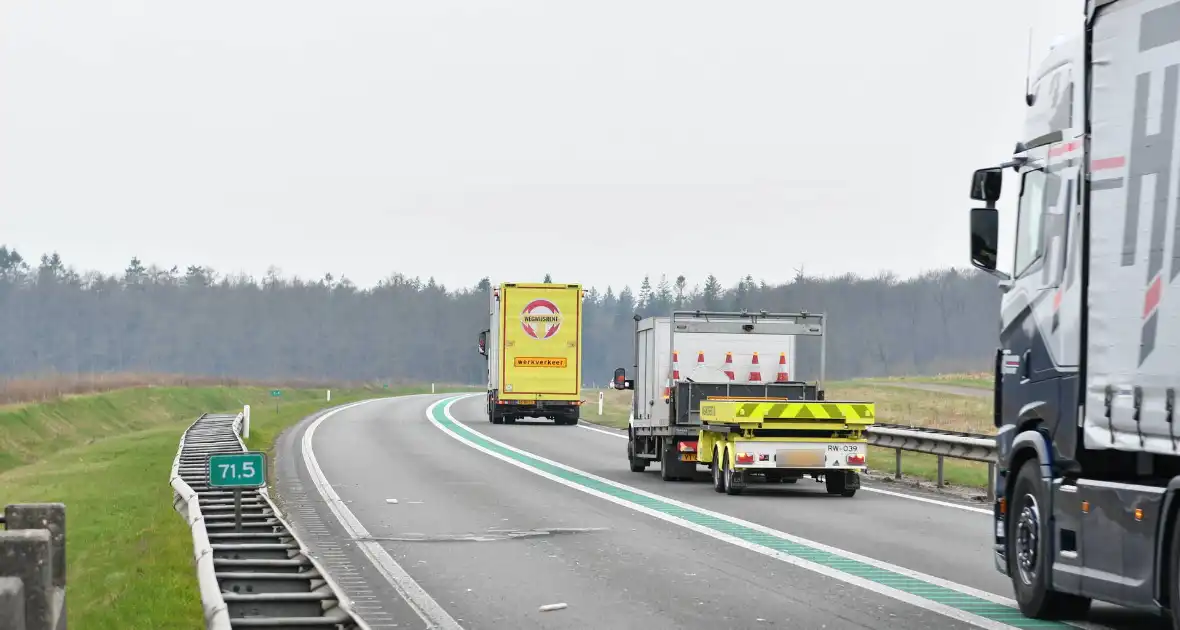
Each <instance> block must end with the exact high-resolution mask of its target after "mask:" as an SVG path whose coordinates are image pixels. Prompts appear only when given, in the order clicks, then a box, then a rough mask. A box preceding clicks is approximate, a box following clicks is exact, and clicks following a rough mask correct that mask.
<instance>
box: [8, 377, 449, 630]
mask: <svg viewBox="0 0 1180 630" xmlns="http://www.w3.org/2000/svg"><path fill="white" fill-rule="evenodd" d="M422 391H426V392H428V391H429V386H428V387H426V388H424V389H415V388H406V387H402V388H390V389H380V388H374V389H351V390H333V391H332V402H331V403H328V402H326V401H325V400H324V390H323V389H315V390H288V389H284V390H283V395H282V397H281V399H280V402H279V407H278V411H277V412H276V411H275V404H274V399H272V398H271V396H270V390H269V389H267V388H264V387H199V388H141V389H132V390H124V391H117V392H111V393H107V394H101V395H94V396H79V397H73V398H67V399H64V400H60V401H57V402H53V403H47V404H43V405H28V406H19V407H9V408H0V505H5V504H8V503H24V502H41V501H61V502H64V503H65V504H66V513H67V516H66V520H67V526H66V536H67V538H66V540H67V571H68V582H67V583H68V585H69V599H70V606H69V616H70V619H69V625H70V627H79V628H95V629H99V630H105V629H108V628H109V629H112V630H113V629H116V628H200V627H203V625H202V623H201V606H200V600H199V597H198V593H197V589H196V582H195V573H194V570H193V561H192V538H191V536H190V533H189V529H188V527H187V526H186V525H185V523H184V520H183V519H182V518H181V517H180V516H178V515H177V514H176V513H175V512H174V511H173V510H172V490H171V488H170V487H169V486H168V474H169V471H170V469H171V467H172V460H173V458H174V457H175V456H176V449H177V446H178V445H179V439H180V434H181V432H182V431H183V430H184V429H185V428H187V427H188V425H189V424H191V423H192V422H193V420H195V419H196V417H197V416H198V415H200V413H202V412H234V411H238V410H240V409H241V406H242V405H243V404H249V405H250V406H251V412H252V413H251V416H252V417H251V420H252V421H251V425H252V426H251V439H250V445H251V448H259V449H265V450H269V449H270V447H271V445H272V444H273V441H274V438H275V437H276V436H278V434H279V433H280V432H281V431H282V430H283V429H285V428H286V427H289V426H291V425H292V424H294V423H296V422H298V421H299V420H300V419H301V418H304V417H306V416H307V415H310V414H312V413H314V412H315V411H317V410H319V409H321V408H323V407H325V406H328V405H336V404H343V403H347V402H351V401H354V400H360V399H364V398H371V397H374V396H382V395H395V394H408V393H419V392H422Z"/></svg>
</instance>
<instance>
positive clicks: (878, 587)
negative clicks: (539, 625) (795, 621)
mask: <svg viewBox="0 0 1180 630" xmlns="http://www.w3.org/2000/svg"><path fill="white" fill-rule="evenodd" d="M464 398H468V396H461V397H459V398H453V399H451V400H450V402H448V403H447V404H446V406H445V407H444V408H443V414H444V415H445V416H446V417H447V419H448V420H450V421H451V422H454V423H455V424H458V425H461V426H463V428H465V429H466V430H468V431H470V432H472V433H474V434H476V435H478V436H480V437H481V438H482V439H484V440H487V441H488V442H490V443H492V444H495V445H497V446H499V447H501V448H504V449H507V450H509V451H513V452H515V453H518V454H520V455H523V456H525V457H529V458H532V459H534V460H536V461H539V462H543V463H545V464H548V465H550V466H554V467H557V468H561V469H563V470H567V471H569V472H572V473H575V474H578V475H581V476H583V477H586V478H589V479H593V480H595V481H597V482H599V483H603V484H607V485H610V486H614V487H616V488H619V489H620V490H625V491H627V492H632V493H635V494H638V495H642V496H646V497H648V498H651V499H655V500H657V501H663V502H664V503H667V504H669V505H673V506H676V507H679V508H682V509H686V510H692V511H694V512H697V513H698V514H704V515H707V516H711V517H713V518H717V519H721V520H724V521H727V522H730V523H733V524H735V525H739V526H742V527H746V528H749V529H753V530H756V531H759V532H762V533H765V534H768V535H770V536H774V537H777V538H781V539H783V540H788V541H791V542H794V543H796V544H799V545H806V546H808V547H811V548H813V549H818V550H821V551H825V552H827V553H830V554H833V555H837V556H840V557H842V558H846V559H848V560H854V561H856V562H860V563H863V564H868V565H871V566H874V567H877V568H879V569H883V570H886V571H891V572H893V573H897V574H899V575H905V576H908V577H911V578H914V579H917V580H921V581H923V582H926V583H928V584H933V585H936V586H941V587H943V588H947V589H950V590H953V591H957V592H959V593H963V594H964V595H970V596H973V597H977V598H979V599H983V600H985V601H990V602H992V603H996V604H1002V605H1005V606H1013V607H1015V605H1016V602H1015V601H1013V600H1011V599H1008V598H1006V597H1001V596H999V595H996V594H994V593H988V592H986V591H981V590H979V589H975V588H972V587H970V586H966V585H964V584H958V583H956V582H951V581H949V580H944V579H942V578H937V577H934V576H932V575H926V574H924V573H921V572H918V571H913V570H911V569H906V568H904V567H900V566H896V565H893V564H889V563H888V562H884V561H881V560H877V559H875V558H869V557H867V556H862V555H860V554H856V553H853V552H851V551H845V550H843V549H839V548H836V547H830V546H828V545H825V544H823V543H818V542H814V541H811V540H808V539H806V538H800V537H799V536H795V535H793V534H788V533H786V532H783V531H779V530H776V529H772V528H770V527H766V526H763V525H759V524H757V523H752V522H750V521H746V520H742V519H739V518H736V517H733V516H729V515H728V514H722V513H720V512H714V511H712V510H707V509H704V508H701V507H698V506H695V505H691V504H688V503H684V502H681V501H677V500H676V499H672V498H669V497H666V496H664V495H660V494H655V493H653V492H647V491H645V490H641V489H639V488H635V487H632V486H628V485H625V484H621V483H618V482H616V481H611V480H610V479H607V478H605V477H599V476H598V475H595V474H592V473H588V472H586V471H583V470H579V469H577V468H573V467H572V466H567V465H565V464H562V463H560V462H556V461H553V460H550V459H546V458H544V457H541V456H540V455H536V454H533V453H530V452H528V451H525V450H523V449H519V448H516V447H515V446H511V445H509V444H505V443H504V442H501V441H499V440H497V439H495V438H492V437H488V436H487V435H486V434H484V433H481V432H479V431H477V430H475V429H473V428H471V427H470V426H468V425H466V424H464V423H462V422H460V421H459V420H457V419H456V418H455V416H454V415H452V414H451V407H453V406H454V405H455V403H456V402H458V401H460V400H462V399H464ZM443 402H444V401H439V402H436V403H434V404H433V405H431V406H430V407H429V408H428V409H427V410H426V417H427V419H428V420H430V422H431V424H433V425H434V426H436V427H438V428H439V429H440V430H442V431H443V432H444V433H446V434H447V435H449V436H451V437H453V438H455V439H456V440H458V441H460V442H462V443H463V444H466V445H467V446H470V447H471V448H474V449H476V450H478V451H481V452H483V453H485V454H487V455H491V456H492V457H495V458H496V459H499V460H502V461H504V462H507V463H509V464H512V465H513V466H516V467H518V468H521V469H523V470H527V471H528V472H531V473H533V474H534V475H538V476H540V477H544V478H546V479H549V480H550V481H554V482H557V483H559V484H561V485H563V486H566V487H569V488H573V489H574V490H578V491H579V492H584V493H586V494H589V495H592V496H595V497H598V498H600V499H603V500H605V501H610V502H611V503H614V504H616V505H621V506H623V507H625V508H628V509H631V510H634V511H636V512H640V513H642V514H647V515H648V516H651V517H654V518H658V519H660V520H662V521H666V522H669V523H672V524H674V525H679V526H681V527H684V528H685V529H689V530H692V531H695V532H697V533H700V534H704V535H706V536H709V537H711V538H715V539H717V540H720V541H723V542H727V543H730V544H732V545H735V546H738V547H742V548H744V549H748V550H750V551H753V552H755V553H760V554H762V555H764V556H768V557H771V558H775V559H776V560H781V561H783V562H786V563H787V564H791V565H794V566H797V567H800V568H803V569H806V570H809V571H812V572H815V573H819V574H821V575H825V576H828V577H830V578H833V579H836V580H840V581H841V582H845V583H848V584H852V585H854V586H859V587H861V588H863V589H865V590H868V591H872V592H874V593H877V594H880V595H883V596H885V597H890V598H892V599H896V600H898V601H901V602H905V603H908V604H912V605H914V606H917V607H919V608H923V609H925V610H929V611H931V612H936V613H939V614H942V615H945V616H947V617H950V618H951V619H955V620H958V621H962V622H964V623H969V624H971V625H974V626H977V627H980V628H986V629H988V630H1014V628H1015V627H1014V626H1010V625H1008V624H1005V623H1001V622H999V621H993V620H991V619H986V618H984V617H980V616H978V615H974V614H972V613H969V612H967V611H965V610H960V609H958V608H953V607H951V606H947V605H945V604H940V603H938V602H934V601H931V600H928V599H925V598H922V597H919V596H917V595H912V594H910V593H906V592H905V591H901V590H898V589H895V588H892V587H889V586H886V585H884V584H879V583H877V582H873V581H870V580H867V579H865V578H862V577H859V576H856V575H852V574H850V573H844V572H843V571H839V570H836V569H833V568H831V567H827V566H824V565H822V564H817V563H815V562H811V561H809V560H804V559H803V558H798V557H796V556H792V555H790V554H786V553H783V552H781V551H778V550H775V549H771V548H769V547H763V546H761V545H758V544H755V543H752V542H749V541H746V540H743V539H741V538H738V537H736V536H731V535H729V534H723V533H721V532H719V531H716V530H713V529H709V528H708V527H704V526H702V525H698V524H696V523H693V522H692V521H688V520H685V519H682V518H679V517H676V516H672V515H669V514H665V513H664V512H661V511H659V510H653V509H651V508H648V507H645V506H643V505H639V504H636V503H632V502H630V501H628V500H626V499H622V498H619V497H615V496H612V495H609V494H606V493H605V492H601V491H599V490H594V489H592V488H588V487H586V486H583V485H581V484H579V483H577V482H574V481H570V480H568V479H563V478H562V477H559V476H557V475H554V474H552V473H548V472H545V471H543V470H539V469H537V468H535V467H533V466H530V465H529V464H527V463H525V462H521V461H517V460H515V459H513V458H511V457H508V456H507V455H503V454H501V453H497V452H496V451H493V450H491V449H489V448H487V447H485V446H483V445H481V444H476V443H475V442H472V441H471V440H469V439H467V438H466V437H464V436H462V435H460V434H458V433H456V432H454V431H453V430H451V429H450V428H449V427H447V426H445V425H443V424H442V423H440V422H439V421H438V420H437V419H435V417H434V413H433V411H434V409H435V408H436V407H438V406H439V405H440V404H442V403H443Z"/></svg>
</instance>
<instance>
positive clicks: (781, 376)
mask: <svg viewBox="0 0 1180 630" xmlns="http://www.w3.org/2000/svg"><path fill="white" fill-rule="evenodd" d="M774 380H775V382H776V383H789V382H790V381H791V377H790V376H788V375H787V353H786V352H780V353H778V376H776V377H774Z"/></svg>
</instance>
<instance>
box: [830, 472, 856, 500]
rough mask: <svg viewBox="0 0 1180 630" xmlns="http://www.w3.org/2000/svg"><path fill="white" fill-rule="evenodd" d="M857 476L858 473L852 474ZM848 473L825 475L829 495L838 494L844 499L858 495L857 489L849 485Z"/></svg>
mask: <svg viewBox="0 0 1180 630" xmlns="http://www.w3.org/2000/svg"><path fill="white" fill-rule="evenodd" d="M851 474H854V475H855V474H856V473H851ZM848 475H849V473H848V472H847V471H843V470H837V471H833V472H831V473H828V474H826V475H824V484H825V485H826V486H827V488H828V494H838V495H840V496H842V497H851V496H853V495H855V494H856V488H850V487H849V485H850V484H849V483H848Z"/></svg>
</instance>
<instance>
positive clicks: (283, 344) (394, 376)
mask: <svg viewBox="0 0 1180 630" xmlns="http://www.w3.org/2000/svg"><path fill="white" fill-rule="evenodd" d="M513 280H515V281H520V282H527V281H541V280H543V279H542V278H515V279H513ZM544 280H545V281H548V280H549V278H548V276H546V277H545V278H544ZM554 280H555V281H557V282H577V279H573V278H557V279H554ZM489 287H490V282H489V280H488V279H486V278H485V279H484V280H482V281H480V282H479V283H478V284H477V285H476V286H472V287H445V286H442V285H440V284H438V283H436V282H435V281H434V280H433V279H428V280H421V279H418V278H408V277H405V276H403V275H400V274H392V275H390V276H388V277H387V278H386V279H385V280H383V281H381V282H380V283H379V284H378V285H376V286H374V287H369V288H363V287H358V286H356V285H355V284H353V283H352V282H351V281H349V280H348V279H347V278H344V277H340V278H337V277H335V276H333V275H332V274H326V275H325V276H324V277H322V278H318V279H314V280H313V279H303V278H288V277H284V276H283V275H282V274H281V273H280V272H279V271H278V269H276V268H272V269H271V270H270V271H269V272H268V273H267V274H266V275H264V276H263V277H262V278H254V277H251V276H246V275H222V274H219V273H218V272H216V271H215V270H213V269H209V268H207V267H203V266H198V265H193V266H188V267H184V268H180V267H169V268H164V267H157V266H145V265H144V263H143V262H142V261H140V260H139V259H138V258H132V259H131V261H130V263H129V264H128V266H127V268H126V270H125V271H124V272H123V273H122V274H118V275H112V274H102V273H98V272H93V271H78V270H76V269H75V268H74V267H72V266H70V265H67V264H66V263H65V262H64V261H63V260H62V258H61V256H59V255H58V254H57V253H52V254H46V255H43V256H41V258H40V259H39V261H32V262H31V261H28V260H26V259H25V258H24V257H23V256H22V255H21V254H20V253H19V252H17V251H16V250H14V249H10V248H8V247H6V246H0V322H3V326H0V377H6V378H13V377H17V376H27V375H36V374H47V373H56V374H96V373H109V372H121V373H126V372H144V373H172V374H189V375H195V376H210V377H220V378H247V379H251V378H253V379H316V380H325V381H331V380H347V381H358V380H374V379H383V380H388V381H390V382H424V381H434V382H447V383H471V384H480V383H483V382H485V381H486V376H485V369H486V367H485V363H484V359H483V358H482V357H481V356H480V355H479V354H478V353H477V352H476V338H477V336H478V333H479V331H480V330H483V329H485V328H487V326H488V321H487V320H488V315H487V313H488V295H487V293H488V290H489ZM999 297H1000V293H999V290H998V289H997V288H996V283H995V280H994V279H993V278H991V277H989V276H987V275H985V274H981V273H979V272H976V271H974V270H959V269H945V270H938V271H931V272H927V273H925V274H922V275H920V276H917V277H914V278H909V279H899V278H897V277H896V276H894V275H892V274H882V275H879V276H876V277H872V278H864V277H858V276H853V275H846V276H839V277H826V278H814V277H808V276H806V275H805V274H804V273H802V272H801V271H799V272H796V274H795V277H794V278H793V279H792V280H791V282H788V283H785V284H778V285H774V284H767V283H765V282H760V281H756V280H755V279H754V278H753V277H752V276H747V277H746V278H745V279H743V280H742V281H741V282H739V283H738V284H737V285H736V286H732V287H724V286H722V285H721V283H720V282H718V281H717V279H716V278H715V277H713V276H710V277H709V278H708V279H707V280H706V282H705V283H704V284H703V285H701V286H693V287H689V286H688V285H687V283H686V282H685V280H684V278H683V277H682V276H681V277H677V278H674V279H669V278H667V277H661V278H658V279H656V280H654V281H653V280H652V279H651V278H644V279H643V280H642V282H641V283H640V284H639V285H638V288H636V289H632V288H630V287H629V286H624V287H622V288H614V287H601V288H600V287H587V292H586V300H585V320H584V323H583V325H584V332H585V342H584V351H585V355H584V360H583V366H584V375H585V384H586V385H591V386H592V385H602V384H604V383H605V382H606V381H607V380H609V378H610V372H611V370H613V369H614V368H615V367H618V366H626V367H628V372H630V371H631V370H630V366H631V364H632V363H633V360H632V336H633V330H634V322H633V320H632V316H633V315H634V314H636V313H638V314H640V315H652V314H666V313H668V312H669V311H670V310H671V309H672V308H686V309H697V308H700V309H708V310H741V309H743V308H744V309H749V310H768V311H799V310H808V311H811V312H826V313H827V314H828V316H829V317H830V322H829V328H828V336H827V337H828V339H827V375H828V377H829V378H853V377H865V376H892V375H908V374H934V373H939V372H952V371H982V370H988V369H990V365H991V360H992V355H993V353H994V350H995V347H996V337H997V333H998V321H999V312H998V308H999ZM799 363H800V366H799V368H798V372H799V373H800V374H802V375H804V376H807V377H814V369H815V367H816V366H817V365H818V346H817V345H815V344H810V345H808V344H804V345H801V346H800V353H799Z"/></svg>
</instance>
